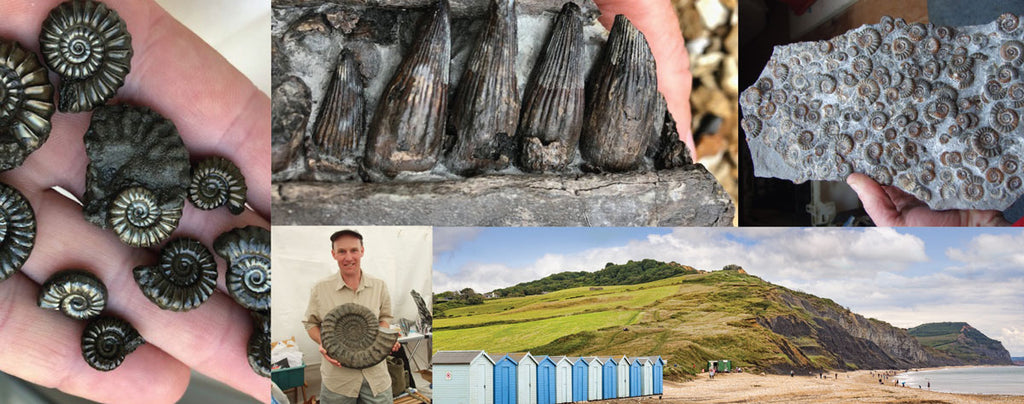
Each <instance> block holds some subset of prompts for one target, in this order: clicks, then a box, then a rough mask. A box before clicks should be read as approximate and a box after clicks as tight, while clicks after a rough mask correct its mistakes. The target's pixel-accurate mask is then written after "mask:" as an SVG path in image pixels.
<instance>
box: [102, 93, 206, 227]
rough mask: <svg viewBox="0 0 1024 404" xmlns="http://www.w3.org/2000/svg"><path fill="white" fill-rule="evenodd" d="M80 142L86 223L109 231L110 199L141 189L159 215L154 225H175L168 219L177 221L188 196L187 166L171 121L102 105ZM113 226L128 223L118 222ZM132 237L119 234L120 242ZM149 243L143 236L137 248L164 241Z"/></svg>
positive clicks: (146, 112) (141, 111) (185, 153)
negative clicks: (84, 166)
mask: <svg viewBox="0 0 1024 404" xmlns="http://www.w3.org/2000/svg"><path fill="white" fill-rule="evenodd" d="M84 141H85V151H86V154H87V155H88V157H89V166H88V168H87V171H86V177H85V185H86V189H85V194H84V195H83V197H82V202H83V205H84V206H83V208H82V211H83V214H84V216H85V218H86V220H88V221H90V222H92V223H93V224H96V225H97V226H100V227H102V228H105V229H110V228H113V227H114V225H113V223H114V222H115V220H113V218H111V217H110V213H111V212H113V211H115V210H117V211H118V212H120V211H121V209H115V206H114V204H115V199H117V198H118V197H127V196H128V195H122V193H123V192H125V191H126V190H127V189H130V188H145V189H146V190H148V192H149V193H150V194H152V197H153V198H152V199H151V200H152V201H154V202H153V203H155V206H156V207H157V208H159V211H160V212H162V213H161V220H159V221H157V223H162V224H161V225H162V226H167V227H169V228H170V229H171V230H173V229H174V227H175V226H176V224H177V221H178V220H177V219H176V218H174V216H180V212H181V209H182V207H183V206H184V203H185V198H186V197H187V194H188V185H189V171H190V170H191V166H190V164H189V155H188V150H186V149H185V144H184V143H183V142H182V140H181V137H180V136H179V135H178V131H177V129H175V127H174V124H173V123H171V121H169V120H167V119H165V118H163V117H162V116H160V115H159V114H157V113H156V112H153V111H152V110H149V109H148V108H141V107H132V106H128V105H112V106H102V107H99V108H97V109H96V110H95V111H93V113H92V122H91V123H90V125H89V130H88V131H87V132H86V133H85V136H84ZM133 200H134V199H133ZM124 202H126V201H122V203H124ZM125 206H127V205H125ZM137 206H144V205H141V204H140V205H137ZM139 218H140V219H141V217H139ZM171 219H173V220H171ZM118 222H119V223H121V224H122V225H125V226H127V225H129V224H130V223H125V222H124V220H123V219H121V220H118ZM133 226H134V225H133ZM126 229H127V227H126ZM162 233H167V234H169V233H170V231H168V230H166V229H164V230H162ZM132 238H133V237H126V236H124V235H122V240H125V239H132ZM152 238H153V237H152V236H146V237H143V238H142V239H141V240H142V241H138V243H139V244H138V245H142V244H143V241H145V240H146V239H150V240H149V241H145V244H148V245H152V244H155V243H156V242H158V241H159V240H162V239H165V238H166V236H159V237H157V238H158V240H152ZM126 242H127V241H126ZM133 245H134V244H133Z"/></svg>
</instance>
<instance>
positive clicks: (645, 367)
mask: <svg viewBox="0 0 1024 404" xmlns="http://www.w3.org/2000/svg"><path fill="white" fill-rule="evenodd" d="M639 359H640V365H641V366H642V367H641V368H640V395H641V396H649V395H651V394H654V358H651V357H649V356H645V357H642V358H639Z"/></svg>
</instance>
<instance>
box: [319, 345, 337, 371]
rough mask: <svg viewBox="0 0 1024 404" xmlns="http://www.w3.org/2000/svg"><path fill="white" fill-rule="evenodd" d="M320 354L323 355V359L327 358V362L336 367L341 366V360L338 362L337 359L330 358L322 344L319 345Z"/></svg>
mask: <svg viewBox="0 0 1024 404" xmlns="http://www.w3.org/2000/svg"><path fill="white" fill-rule="evenodd" d="M320 354H321V355H323V356H324V359H327V362H329V363H330V364H332V365H334V366H337V367H341V362H338V361H336V360H334V358H332V357H331V356H330V355H328V354H327V350H326V349H324V346H323V345H320Z"/></svg>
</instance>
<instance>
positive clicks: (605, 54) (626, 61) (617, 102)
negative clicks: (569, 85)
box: [580, 15, 665, 171]
mask: <svg viewBox="0 0 1024 404" xmlns="http://www.w3.org/2000/svg"><path fill="white" fill-rule="evenodd" d="M592 76H593V78H591V80H590V82H589V83H588V89H587V111H586V118H584V121H583V133H582V135H581V139H580V152H581V153H582V155H583V159H584V160H586V161H587V163H588V166H589V167H590V168H591V169H596V170H600V171H627V170H632V169H635V168H637V167H639V166H640V164H641V163H642V161H643V160H642V158H643V155H644V152H645V151H646V150H647V147H648V145H649V143H650V140H651V139H652V138H653V134H654V131H655V130H657V129H660V127H661V123H662V122H663V121H664V118H665V117H664V116H663V115H658V116H652V115H653V111H655V110H656V107H657V105H656V104H657V102H658V99H659V94H658V80H657V77H656V75H655V64H654V56H653V55H652V54H651V49H650V47H648V45H647V39H646V38H644V35H643V33H641V32H640V31H639V30H637V29H636V27H634V26H633V24H632V23H630V22H629V20H628V19H626V17H625V16H623V15H617V16H615V24H614V25H613V26H612V30H611V33H610V34H609V35H608V42H607V43H606V44H605V45H604V49H603V50H602V54H601V56H600V57H599V58H598V62H597V65H596V67H595V71H594V73H593V74H592Z"/></svg>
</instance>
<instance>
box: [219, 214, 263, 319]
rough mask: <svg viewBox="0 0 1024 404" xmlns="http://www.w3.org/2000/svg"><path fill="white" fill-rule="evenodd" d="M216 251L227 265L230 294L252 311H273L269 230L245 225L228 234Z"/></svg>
mask: <svg viewBox="0 0 1024 404" xmlns="http://www.w3.org/2000/svg"><path fill="white" fill-rule="evenodd" d="M213 249H214V251H216V252H217V255H220V256H221V257H222V258H224V260H225V261H227V262H228V270H227V273H226V275H225V281H226V282H225V283H226V284H227V287H228V293H229V294H230V295H231V297H232V298H234V299H235V301H236V302H238V304H240V305H242V306H243V307H245V308H247V309H249V310H269V309H270V231H269V230H267V229H264V228H261V227H256V226H246V227H240V228H236V229H234V230H231V231H228V232H225V233H223V234H221V235H220V236H218V237H217V239H216V240H214V242H213Z"/></svg>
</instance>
